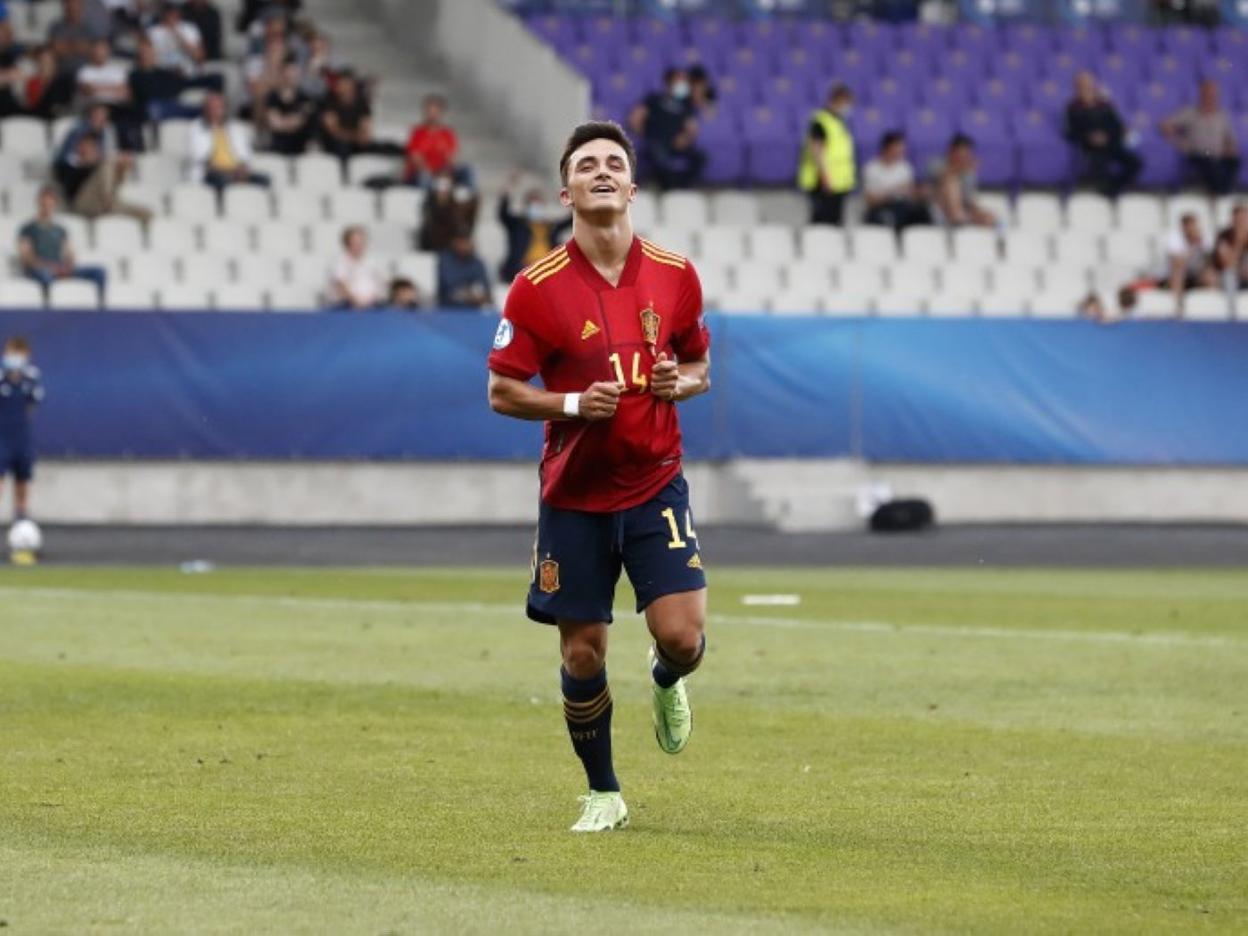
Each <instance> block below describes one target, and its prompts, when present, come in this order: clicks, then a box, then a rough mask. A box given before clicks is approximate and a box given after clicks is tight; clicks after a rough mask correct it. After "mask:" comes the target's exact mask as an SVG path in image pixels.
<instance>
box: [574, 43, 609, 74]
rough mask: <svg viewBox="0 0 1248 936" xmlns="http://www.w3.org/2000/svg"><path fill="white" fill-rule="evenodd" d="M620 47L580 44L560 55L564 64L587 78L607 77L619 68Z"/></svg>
mask: <svg viewBox="0 0 1248 936" xmlns="http://www.w3.org/2000/svg"><path fill="white" fill-rule="evenodd" d="M620 51H621V47H620V46H618V45H615V44H597V43H593V44H591V43H588V42H582V43H580V44H578V45H575V46H573V47H572V48H571V49H570V50H568V51H567V52H564V53H562V58H563V60H564V61H565V62H567V63H568V64H569V65H571V66H572V67H573V68H575V69H576V70H577V71H578V72H580V73H581V74H582V75H585V76H586V77H587V78H593V77H594V76H595V75H609V74H611V73H613V72H615V71H617V70H619V68H620V61H619V53H620Z"/></svg>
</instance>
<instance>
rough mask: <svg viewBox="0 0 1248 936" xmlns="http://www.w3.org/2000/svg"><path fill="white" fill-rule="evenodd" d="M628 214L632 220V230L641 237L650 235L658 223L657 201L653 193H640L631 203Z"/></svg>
mask: <svg viewBox="0 0 1248 936" xmlns="http://www.w3.org/2000/svg"><path fill="white" fill-rule="evenodd" d="M629 213H630V214H631V215H632V218H633V229H634V230H636V231H637V232H638V233H640V234H641V235H642V236H643V237H646V236H648V235H649V234H650V232H651V231H653V230H654V229H655V227H657V226H658V223H659V201H658V199H657V198H656V197H655V196H654V193H652V192H647V191H644V190H643V191H640V192H638V193H637V198H636V199H635V200H634V201H633V204H632V208H630V209H629Z"/></svg>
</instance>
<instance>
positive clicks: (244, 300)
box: [212, 283, 267, 312]
mask: <svg viewBox="0 0 1248 936" xmlns="http://www.w3.org/2000/svg"><path fill="white" fill-rule="evenodd" d="M266 306H267V299H266V297H265V291H264V289H263V288H262V287H260V286H257V285H255V284H253V283H222V284H221V285H219V286H216V287H214V288H213V290H212V307H213V308H214V309H219V310H220V311H222V312H259V311H261V310H263V309H264V308H266Z"/></svg>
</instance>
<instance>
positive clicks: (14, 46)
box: [0, 19, 26, 117]
mask: <svg viewBox="0 0 1248 936" xmlns="http://www.w3.org/2000/svg"><path fill="white" fill-rule="evenodd" d="M25 56H26V48H25V46H23V45H22V44H21V43H19V42H15V41H14V40H13V24H12V23H10V22H9V21H8V20H7V19H0V117H11V116H13V115H14V114H20V113H21V112H22V110H23V107H22V102H23V100H24V98H25V94H24V93H23V91H22V67H21V66H22V59H23V58H25Z"/></svg>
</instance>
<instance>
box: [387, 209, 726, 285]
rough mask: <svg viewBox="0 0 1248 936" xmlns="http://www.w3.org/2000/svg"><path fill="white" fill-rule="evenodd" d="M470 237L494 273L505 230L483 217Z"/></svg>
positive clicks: (502, 250)
mask: <svg viewBox="0 0 1248 936" xmlns="http://www.w3.org/2000/svg"><path fill="white" fill-rule="evenodd" d="M408 230H409V231H410V234H409V236H410V237H411V241H410V242H412V243H414V242H415V234H416V232H415V229H414V228H411V227H410V226H409V228H408ZM472 239H473V242H474V244H475V246H476V248H477V253H478V254H479V255H480V257H481V259H482V260H483V261H485V266H486V269H488V270H489V271H490V273H491V275H492V274H494V273H496V272H497V271H498V268H499V266H500V265H501V264H502V262H503V261H504V260H506V259H507V232H506V231H505V230H504V229H503V226H502V225H501V224H499V223H497V222H496V221H495V220H494V219H493V218H483V219H481V220H480V221H479V222H477V227H476V230H475V231H474V232H473V238H472ZM701 269H702V268H701V267H698V271H699V272H701Z"/></svg>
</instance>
